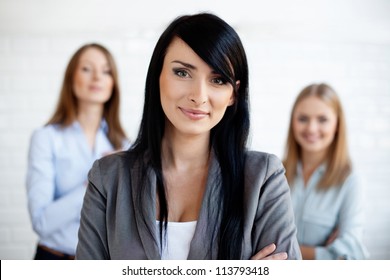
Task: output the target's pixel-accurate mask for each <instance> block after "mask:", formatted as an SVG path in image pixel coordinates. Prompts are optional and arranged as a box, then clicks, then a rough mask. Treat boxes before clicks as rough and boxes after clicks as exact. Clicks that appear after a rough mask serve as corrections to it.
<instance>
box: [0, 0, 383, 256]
mask: <svg viewBox="0 0 390 280" xmlns="http://www.w3.org/2000/svg"><path fill="white" fill-rule="evenodd" d="M201 11H208V12H213V13H215V14H217V15H218V16H220V17H222V18H223V19H224V20H226V21H227V22H228V23H230V24H231V25H232V26H233V27H234V28H235V29H236V30H237V32H238V33H239V35H240V36H241V39H242V41H243V44H244V47H245V48H246V51H247V55H248V60H249V66H250V96H251V111H252V127H251V143H250V144H251V148H253V149H256V150H261V151H266V152H270V153H274V154H276V155H277V156H279V157H282V156H283V150H284V144H285V139H286V134H287V127H288V121H289V114H290V110H291V107H292V102H293V100H294V98H295V97H296V95H297V94H298V92H299V91H300V90H301V89H302V88H303V87H305V86H306V85H308V84H309V83H313V82H326V83H329V84H330V85H331V86H332V87H333V88H334V89H335V90H336V92H338V94H339V95H340V97H341V100H342V102H343V105H344V109H345V113H346V117H347V125H348V132H349V135H348V136H349V144H350V152H351V154H352V159H353V162H354V166H355V169H356V172H357V174H358V176H359V177H360V180H361V183H362V184H363V187H364V190H365V199H366V208H365V209H366V222H365V236H364V241H365V244H366V246H367V248H368V250H369V253H370V259H390V183H389V170H390V1H389V0H312V1H305V0H295V1H291V0H274V1H269V0H256V1H253V0H241V1H235V0H214V1H209V0H208V1H203V0H198V1H177V0H164V1H158V0H155V1H153V0H143V1H127V0H111V1H103V0H83V1H77V0H67V1H60V0H33V1H31V0H0V259H27V260H28V259H32V258H33V255H34V252H35V248H36V240H37V237H36V235H35V234H34V232H33V231H32V228H31V223H30V220H29V216H28V211H27V200H26V190H25V175H26V166H27V152H28V145H29V140H30V136H31V133H32V131H33V130H34V129H35V128H37V127H40V126H42V125H43V124H44V123H45V122H46V121H47V120H48V118H49V117H50V116H51V114H52V113H53V111H54V108H55V105H56V102H57V99H58V96H59V89H60V86H61V83H62V78H63V74H64V71H65V67H66V64H67V63H68V61H69V59H70V56H71V55H72V54H73V53H74V52H75V51H76V49H78V48H79V47H80V46H81V45H83V44H85V43H88V42H98V43H101V44H103V45H105V46H106V47H107V48H108V49H109V50H110V51H111V52H112V53H113V55H114V57H115V59H116V62H117V64H118V67H119V78H120V85H121V90H122V104H121V118H122V122H123V124H124V126H125V129H126V132H127V133H128V135H129V136H130V137H131V138H132V139H134V138H135V137H136V133H137V130H138V124H139V121H140V117H141V113H142V105H143V90H144V83H145V77H146V71H147V67H148V64H149V60H150V57H151V53H152V50H153V48H154V45H155V43H156V42H157V39H158V37H159V35H160V33H161V32H162V31H163V30H164V28H165V27H166V26H167V25H168V23H169V22H170V21H171V20H173V19H174V18H175V17H177V16H178V15H181V14H183V13H190V14H191V13H196V12H201ZM64 211H66V209H64Z"/></svg>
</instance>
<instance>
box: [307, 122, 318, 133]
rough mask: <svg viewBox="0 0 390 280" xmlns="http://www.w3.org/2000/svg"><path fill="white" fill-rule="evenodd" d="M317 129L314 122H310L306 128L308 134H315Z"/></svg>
mask: <svg viewBox="0 0 390 280" xmlns="http://www.w3.org/2000/svg"><path fill="white" fill-rule="evenodd" d="M317 128H318V124H317V122H316V121H315V120H310V122H309V123H308V126H307V130H308V131H310V132H315V131H316V130H317Z"/></svg>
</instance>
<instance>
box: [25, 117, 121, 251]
mask: <svg viewBox="0 0 390 280" xmlns="http://www.w3.org/2000/svg"><path fill="white" fill-rule="evenodd" d="M107 130H108V126H107V123H106V122H105V121H102V123H101V125H100V128H99V130H98V132H97V134H96V139H95V147H94V149H93V150H92V149H91V148H90V146H89V145H88V143H87V139H86V137H85V135H84V132H83V130H82V128H81V126H80V124H79V123H78V122H77V121H76V122H74V123H73V124H72V125H70V126H68V127H65V128H62V127H60V126H58V125H47V126H44V127H42V128H39V129H37V130H35V131H34V133H33V134H32V137H31V142H30V149H29V155H28V168H27V178H26V179H27V182H26V184H27V196H28V208H29V213H30V218H31V221H32V226H33V229H34V231H35V232H36V233H37V234H38V236H39V244H41V245H45V246H47V247H49V248H52V249H54V250H58V251H61V252H63V253H66V254H70V255H74V254H75V252H76V246H77V242H78V238H77V234H78V229H79V224H80V212H81V207H82V203H83V198H84V194H85V190H86V187H87V174H88V171H89V170H90V168H91V167H92V164H93V162H94V161H95V160H96V159H98V158H101V157H102V156H104V155H106V154H109V153H111V152H113V151H114V148H113V146H112V145H111V143H110V141H109V140H108V138H107Z"/></svg>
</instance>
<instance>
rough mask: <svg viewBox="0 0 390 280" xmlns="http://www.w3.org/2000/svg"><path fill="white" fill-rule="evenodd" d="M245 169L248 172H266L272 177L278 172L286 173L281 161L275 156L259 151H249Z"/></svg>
mask: <svg viewBox="0 0 390 280" xmlns="http://www.w3.org/2000/svg"><path fill="white" fill-rule="evenodd" d="M245 169H246V170H247V171H254V172H259V171H260V170H261V171H262V172H265V175H266V174H268V175H271V174H273V173H275V172H277V171H280V172H284V167H283V164H282V162H281V160H280V159H279V158H278V157H277V156H276V155H274V154H269V153H265V152H259V151H248V152H247V153H246V161H245Z"/></svg>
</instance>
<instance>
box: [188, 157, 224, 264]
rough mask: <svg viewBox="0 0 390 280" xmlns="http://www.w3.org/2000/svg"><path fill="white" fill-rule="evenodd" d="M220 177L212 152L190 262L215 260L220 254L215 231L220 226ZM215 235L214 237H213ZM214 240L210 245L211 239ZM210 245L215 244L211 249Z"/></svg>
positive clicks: (189, 255) (191, 247) (189, 256)
mask: <svg viewBox="0 0 390 280" xmlns="http://www.w3.org/2000/svg"><path fill="white" fill-rule="evenodd" d="M219 176H220V167H219V164H218V161H217V159H216V157H215V155H214V153H213V152H212V154H211V158H210V167H209V174H208V176H207V183H206V191H205V194H204V195H203V201H202V207H201V210H200V213H199V218H198V222H197V224H196V228H195V233H194V237H193V239H192V241H191V246H190V251H189V254H188V259H189V260H203V259H213V258H214V259H215V258H216V254H217V252H218V245H217V242H216V236H217V234H218V232H215V233H214V234H213V231H214V227H215V225H218V224H219V219H220V213H218V211H217V210H218V209H217V208H218V207H217V205H216V203H215V202H216V201H218V193H219V191H218V190H219V186H218V182H217V179H218V178H219ZM213 235H214V237H213ZM212 238H213V239H214V240H213V241H212V243H210V241H211V239H212ZM210 244H213V245H212V246H211V247H210Z"/></svg>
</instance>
